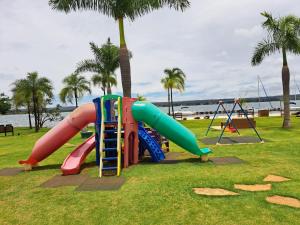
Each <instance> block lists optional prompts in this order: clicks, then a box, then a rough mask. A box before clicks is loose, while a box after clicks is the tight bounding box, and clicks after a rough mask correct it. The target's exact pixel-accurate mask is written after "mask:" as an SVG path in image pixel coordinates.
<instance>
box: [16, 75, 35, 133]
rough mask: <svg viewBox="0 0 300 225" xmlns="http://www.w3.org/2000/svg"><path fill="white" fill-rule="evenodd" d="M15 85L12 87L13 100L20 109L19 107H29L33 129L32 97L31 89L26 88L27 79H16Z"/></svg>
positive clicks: (28, 111) (30, 126)
mask: <svg viewBox="0 0 300 225" xmlns="http://www.w3.org/2000/svg"><path fill="white" fill-rule="evenodd" d="M13 85H14V87H13V88H12V90H11V91H12V93H13V96H12V101H13V104H14V105H15V107H16V110H18V108H19V107H25V108H26V109H27V114H28V122H29V128H30V129H32V122H31V113H32V103H31V100H32V97H31V94H32V93H31V90H30V89H29V88H25V87H26V85H27V81H26V80H25V79H21V80H16V81H15V82H14V83H13Z"/></svg>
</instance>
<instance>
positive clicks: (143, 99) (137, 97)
mask: <svg viewBox="0 0 300 225" xmlns="http://www.w3.org/2000/svg"><path fill="white" fill-rule="evenodd" d="M136 99H137V100H138V101H141V102H144V101H147V98H146V97H145V96H143V95H140V94H137V96H136Z"/></svg>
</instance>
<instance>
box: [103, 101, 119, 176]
mask: <svg viewBox="0 0 300 225" xmlns="http://www.w3.org/2000/svg"><path fill="white" fill-rule="evenodd" d="M110 97H114V96H104V97H102V98H101V129H100V141H99V143H100V148H99V155H100V164H99V177H102V176H103V171H116V175H117V176H120V172H121V144H122V142H121V132H122V118H121V113H122V112H121V97H118V98H117V102H118V119H117V120H111V119H109V118H106V114H107V113H105V106H104V105H105V102H106V101H108V100H112V99H114V98H110Z"/></svg>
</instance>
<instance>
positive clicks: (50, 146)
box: [19, 103, 96, 165]
mask: <svg viewBox="0 0 300 225" xmlns="http://www.w3.org/2000/svg"><path fill="white" fill-rule="evenodd" d="M95 120H96V109H95V105H94V104H93V103H89V104H85V105H82V106H80V107H79V108H77V109H76V110H74V111H73V112H72V113H70V115H68V116H67V117H66V118H65V119H64V120H63V121H61V122H60V123H59V124H58V125H56V126H55V127H53V128H52V129H51V130H50V131H48V132H47V133H46V134H45V135H44V136H43V137H41V138H40V139H39V140H38V141H37V142H36V143H35V145H34V147H33V150H32V152H31V154H30V156H29V158H28V159H27V160H21V161H19V163H20V164H31V165H34V164H36V163H38V162H40V161H42V160H43V159H45V158H47V157H48V156H49V155H51V154H52V153H53V152H55V151H56V150H57V149H59V148H60V147H61V146H62V145H64V144H65V143H66V142H67V141H68V140H70V139H71V138H72V137H73V136H74V135H76V134H77V133H78V132H79V131H80V130H81V129H82V128H84V127H85V126H86V125H88V124H89V123H93V122H95Z"/></svg>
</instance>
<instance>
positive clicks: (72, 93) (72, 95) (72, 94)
mask: <svg viewBox="0 0 300 225" xmlns="http://www.w3.org/2000/svg"><path fill="white" fill-rule="evenodd" d="M63 83H64V85H65V87H64V88H63V89H62V90H61V91H60V93H59V97H60V100H61V101H62V102H63V103H66V102H67V101H68V102H70V103H73V100H74V99H75V105H76V108H77V107H78V99H79V98H81V97H82V96H83V95H84V94H85V93H86V92H88V93H89V94H91V92H92V91H91V89H90V82H89V81H87V80H86V79H85V77H83V76H79V75H78V73H72V74H71V75H69V76H67V77H65V79H64V80H63Z"/></svg>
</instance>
